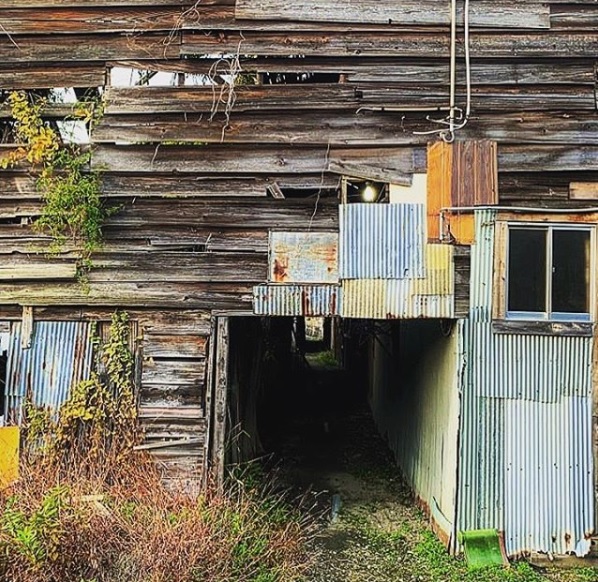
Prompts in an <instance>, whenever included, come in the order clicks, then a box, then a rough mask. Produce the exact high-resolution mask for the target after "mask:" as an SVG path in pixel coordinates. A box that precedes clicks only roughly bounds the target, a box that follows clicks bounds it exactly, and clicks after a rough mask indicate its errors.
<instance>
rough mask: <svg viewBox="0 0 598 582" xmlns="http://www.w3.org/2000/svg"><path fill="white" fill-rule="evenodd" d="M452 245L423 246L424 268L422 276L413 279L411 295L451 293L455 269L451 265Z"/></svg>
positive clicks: (452, 292)
mask: <svg viewBox="0 0 598 582" xmlns="http://www.w3.org/2000/svg"><path fill="white" fill-rule="evenodd" d="M453 251H454V249H453V247H452V246H451V245H444V244H428V245H426V246H425V257H426V269H425V273H424V277H423V278H421V279H413V282H412V285H411V293H412V294H413V295H445V296H446V295H453V294H454V287H455V269H454V266H453Z"/></svg>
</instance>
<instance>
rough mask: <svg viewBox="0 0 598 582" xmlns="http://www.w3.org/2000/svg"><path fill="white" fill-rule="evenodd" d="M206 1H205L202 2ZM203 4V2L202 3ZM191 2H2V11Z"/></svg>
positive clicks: (183, 1)
mask: <svg viewBox="0 0 598 582" xmlns="http://www.w3.org/2000/svg"><path fill="white" fill-rule="evenodd" d="M204 1H206V0H204ZM202 3H203V1H202ZM215 3H218V1H216V2H215V1H214V0H207V1H206V4H215ZM192 4H193V1H192V0H2V9H0V15H1V14H2V11H3V10H4V9H8V8H93V7H97V6H98V5H100V6H105V7H110V6H114V7H122V6H123V5H125V6H190V5H192Z"/></svg>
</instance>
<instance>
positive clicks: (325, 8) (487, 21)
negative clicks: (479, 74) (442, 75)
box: [235, 0, 550, 28]
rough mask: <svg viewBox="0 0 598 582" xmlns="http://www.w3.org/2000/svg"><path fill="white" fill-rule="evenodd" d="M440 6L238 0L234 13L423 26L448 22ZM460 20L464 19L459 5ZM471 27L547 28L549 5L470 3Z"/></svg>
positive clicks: (408, 1) (410, 1)
mask: <svg viewBox="0 0 598 582" xmlns="http://www.w3.org/2000/svg"><path fill="white" fill-rule="evenodd" d="M443 6H444V9H439V8H440V7H439V5H438V2H437V1H435V0H402V1H401V2H400V3H397V2H392V1H390V0H386V1H385V0H328V1H321V0H293V1H292V2H291V1H287V2H285V1H282V0H259V1H255V0H237V3H236V8H235V16H236V17H237V18H239V19H243V18H245V19H257V20H283V21H284V20H307V21H316V22H355V23H360V22H375V23H379V24H388V23H397V24H410V25H416V26H422V25H448V24H450V17H451V15H450V10H449V6H448V5H446V4H445V5H443ZM459 8H460V10H459V12H460V14H459V19H460V20H462V19H463V13H462V11H461V6H459ZM470 22H471V25H472V26H475V27H482V26H489V27H491V28H549V26H550V20H549V7H548V6H547V5H546V4H541V3H537V2H526V3H525V4H522V3H520V2H514V1H511V2H508V1H506V0H503V1H502V2H500V3H498V2H492V1H485V0H477V1H476V2H473V3H472V4H471V8H470Z"/></svg>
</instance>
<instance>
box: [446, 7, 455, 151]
mask: <svg viewBox="0 0 598 582" xmlns="http://www.w3.org/2000/svg"><path fill="white" fill-rule="evenodd" d="M450 67H451V71H450V98H449V131H448V136H447V138H448V140H447V141H453V139H454V131H455V119H456V117H457V116H456V105H455V101H456V98H455V94H456V85H457V0H451V65H450Z"/></svg>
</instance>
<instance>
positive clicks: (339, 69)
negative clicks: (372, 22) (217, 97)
mask: <svg viewBox="0 0 598 582" xmlns="http://www.w3.org/2000/svg"><path fill="white" fill-rule="evenodd" d="M202 25H203V23H202ZM221 28H222V27H221ZM224 28H226V29H227V30H229V27H224ZM425 57H426V54H425V53H424V52H421V53H420V54H419V55H418V58H411V59H409V58H407V59H401V60H398V59H396V58H383V57H377V58H367V59H362V58H359V56H355V57H351V56H349V58H342V57H325V56H312V57H309V56H303V57H302V58H300V59H297V58H275V57H274V58H273V57H267V58H266V57H252V58H248V57H245V56H243V55H240V56H239V66H240V68H241V71H242V72H243V73H272V74H274V73H279V74H281V75H282V74H296V73H322V74H326V73H338V74H343V75H345V76H346V78H347V81H349V82H364V83H369V82H374V83H376V82H380V81H381V80H383V81H384V82H385V83H401V84H405V83H407V84H414V83H419V84H426V85H446V84H447V83H448V82H449V59H448V56H447V58H444V59H442V58H440V59H439V58H434V59H432V60H430V59H426V58H425ZM108 65H109V66H112V65H114V66H121V67H133V68H136V69H139V70H153V71H163V72H171V73H186V74H190V75H208V74H211V75H212V76H213V75H214V71H217V72H221V73H224V69H226V68H227V66H226V61H224V62H223V61H222V59H215V58H201V59H185V60H179V61H174V60H170V61H168V60H155V61H151V60H149V61H120V62H119V61H116V62H111V63H108ZM228 68H230V67H228ZM471 78H472V83H473V84H474V85H524V84H527V85H536V84H549V85H557V84H573V85H593V84H594V58H593V57H588V58H586V59H567V58H565V57H563V58H562V59H559V60H558V61H551V62H549V63H547V62H544V61H542V60H537V61H536V62H533V63H530V62H524V61H523V59H517V61H515V62H508V61H505V60H502V59H490V58H489V59H485V60H484V61H483V62H477V61H474V62H473V63H472V64H471ZM457 82H458V84H460V85H463V84H464V83H465V71H464V70H462V68H461V67H459V69H458V70H457Z"/></svg>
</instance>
